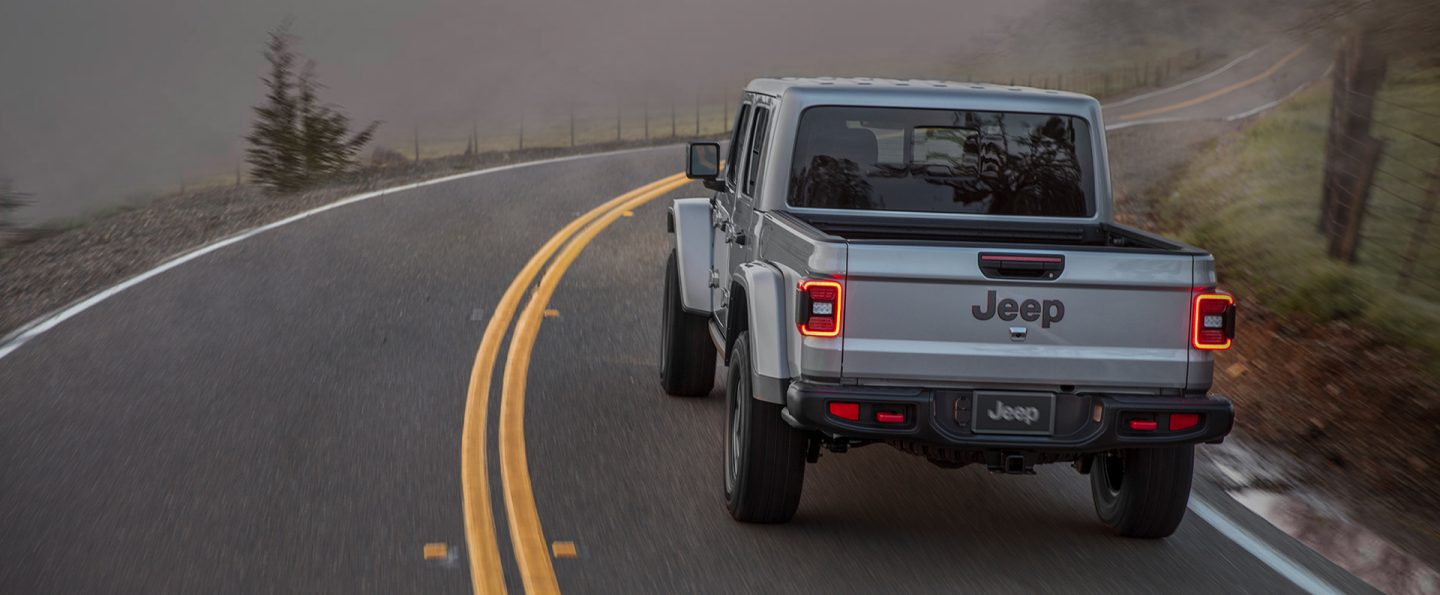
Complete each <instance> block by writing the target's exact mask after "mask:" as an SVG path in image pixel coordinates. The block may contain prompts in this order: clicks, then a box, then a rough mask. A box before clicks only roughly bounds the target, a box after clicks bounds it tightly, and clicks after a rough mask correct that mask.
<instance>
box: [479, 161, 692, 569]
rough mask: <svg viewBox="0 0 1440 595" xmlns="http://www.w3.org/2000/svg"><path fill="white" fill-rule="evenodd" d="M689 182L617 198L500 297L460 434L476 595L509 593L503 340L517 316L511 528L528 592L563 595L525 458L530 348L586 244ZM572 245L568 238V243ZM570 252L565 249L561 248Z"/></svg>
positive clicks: (563, 233)
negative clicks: (502, 527) (502, 516)
mask: <svg viewBox="0 0 1440 595" xmlns="http://www.w3.org/2000/svg"><path fill="white" fill-rule="evenodd" d="M688 182H689V180H687V179H686V178H685V175H684V174H676V175H673V176H670V177H667V178H663V179H660V180H656V181H654V182H651V183H649V184H646V185H644V186H641V187H639V188H636V189H634V190H631V191H629V192H626V193H625V194H622V195H620V196H617V197H615V198H613V199H611V200H610V201H608V202H606V203H605V204H602V205H600V206H598V207H595V208H594V209H591V210H590V211H589V212H587V213H585V214H584V215H581V216H580V217H578V218H576V219H575V220H574V221H571V222H570V223H569V224H567V225H566V226H565V227H564V228H563V229H561V230H560V231H559V232H556V233H555V235H553V236H551V237H550V239H549V240H548V241H546V242H545V244H544V245H543V246H541V247H540V250H538V251H537V252H535V254H534V255H533V256H531V257H530V260H529V261H528V262H526V263H525V266H524V268H522V269H520V273H519V274H518V275H516V276H515V279H514V280H513V281H511V282H510V287H509V288H508V289H506V290H505V294H504V295H503V296H501V298H500V303H499V304H498V305H497V306H496V307H495V313H494V314H493V315H492V316H491V317H490V323H489V325H487V326H486V327H485V335H484V337H483V338H482V339H481V340H480V349H479V352H478V353H476V355H475V366H474V367H473V368H472V369H471V371H470V389H469V392H468V394H467V396H466V400H465V426H464V430H463V433H462V435H461V439H460V443H461V444H460V448H461V451H460V483H461V489H462V490H463V491H464V502H465V539H466V542H467V544H468V546H469V547H468V548H467V551H468V552H469V557H470V577H471V582H472V584H473V586H474V589H475V592H476V593H504V592H505V577H504V573H503V571H502V569H501V566H500V547H499V544H498V542H497V541H496V534H495V517H494V515H493V514H492V512H491V507H490V486H489V481H488V479H487V473H486V461H487V459H486V452H485V432H486V424H487V423H488V420H487V414H488V412H489V409H490V382H491V380H492V376H493V370H494V368H495V361H496V359H497V358H498V357H499V355H500V345H501V343H503V342H504V340H505V332H506V330H508V329H509V326H510V321H511V320H512V319H515V320H516V322H515V333H514V335H513V336H512V337H511V338H510V350H509V353H508V354H507V355H506V358H505V372H504V376H503V377H502V379H501V390H500V420H499V458H500V480H501V495H502V497H503V499H504V502H505V512H506V518H507V520H508V521H509V525H510V543H511V546H512V547H513V549H514V552H515V562H516V565H517V566H519V568H520V576H521V579H522V580H523V581H524V585H525V591H526V592H527V593H559V591H560V588H559V585H558V583H556V581H555V569H554V567H553V566H552V565H551V563H550V554H549V548H548V547H547V546H546V541H545V534H544V532H543V531H542V529H541V527H540V515H539V512H538V511H537V510H536V508H535V496H534V490H533V489H532V488H531V484H530V469H529V466H528V465H527V464H526V459H525V377H526V374H527V372H528V371H529V369H530V352H531V350H532V348H533V347H534V346H535V337H536V336H537V335H538V334H539V332H540V322H541V319H542V318H543V316H544V312H545V306H546V304H548V303H549V301H550V296H551V295H552V294H554V293H555V288H556V286H558V285H559V283H560V279H561V278H562V277H563V276H564V275H565V271H566V270H567V269H569V268H570V264H571V263H572V262H574V261H575V259H576V258H577V257H579V256H580V252H581V251H582V250H584V249H585V246H586V245H588V244H589V243H590V241H591V240H593V239H595V236H597V235H599V234H600V232H601V231H604V230H605V228H606V227H609V226H610V224H611V223H613V222H614V221H615V220H616V219H619V218H620V216H621V215H622V214H623V213H624V212H625V211H629V210H632V209H634V208H636V207H639V206H640V205H643V204H645V203H647V202H649V201H651V200H654V199H656V198H658V197H661V196H664V195H665V194H667V193H669V192H670V191H672V190H675V189H676V188H679V187H681V186H684V185H685V184H687V183H688ZM567 242H568V243H567ZM562 246H564V249H563V250H561V247H562ZM557 251H559V256H556V257H555V259H554V261H553V262H550V266H549V267H548V268H547V269H546V270H545V274H544V276H542V277H541V278H540V283H539V285H538V286H537V287H536V288H535V291H534V293H533V294H531V296H530V301H529V302H528V303H527V304H526V305H525V309H524V310H523V311H521V312H520V315H519V317H518V319H517V318H516V316H515V310H516V308H517V307H518V306H519V304H520V300H521V298H522V297H524V294H525V292H526V290H527V289H528V288H530V286H531V284H532V283H533V282H534V280H535V277H536V275H537V274H539V273H540V269H541V267H544V266H545V263H546V262H547V261H550V258H551V256H554V255H555V254H556V252H557Z"/></svg>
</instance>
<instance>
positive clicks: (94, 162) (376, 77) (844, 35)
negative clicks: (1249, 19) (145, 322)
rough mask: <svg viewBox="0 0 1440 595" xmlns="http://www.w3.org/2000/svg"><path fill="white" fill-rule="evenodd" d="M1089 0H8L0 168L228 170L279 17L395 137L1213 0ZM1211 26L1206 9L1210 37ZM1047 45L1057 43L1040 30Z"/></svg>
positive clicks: (1006, 43)
mask: <svg viewBox="0 0 1440 595" xmlns="http://www.w3.org/2000/svg"><path fill="white" fill-rule="evenodd" d="M1225 3H1226V4H1237V5H1240V4H1241V3H1236V2H1233V0H1226V2H1225ZM1252 4H1253V3H1250V4H1245V5H1246V6H1250V5H1252ZM1096 5H1100V6H1105V5H1107V4H1106V3H1095V2H1068V1H1064V0H1014V1H1010V2H1004V3H998V2H982V1H979V0H964V1H957V0H893V1H889V2H874V1H858V0H832V1H827V2H823V3H820V2H806V3H775V2H769V1H762V0H732V1H730V2H700V1H697V0H613V1H605V2H586V1H577V0H532V1H527V2H523V3H499V2H473V1H466V0H409V1H404V2H398V1H395V0H249V1H247V2H218V1H214V0H208V1H207V0H196V1H185V2H177V1H174V0H124V1H117V0H9V1H7V2H4V3H0V176H4V177H9V178H11V179H13V181H14V182H15V185H16V187H17V188H18V189H21V190H24V191H26V192H28V193H31V194H33V195H34V196H35V199H36V204H35V205H34V206H33V207H31V208H30V209H28V210H27V211H26V212H24V213H22V214H23V215H24V216H25V217H26V219H28V220H30V221H32V222H34V221H39V220H45V219H52V218H57V217H68V216H75V215H78V214H82V213H85V212H88V211H93V210H95V209H96V208H99V207H103V206H104V205H107V204H114V203H115V202H116V201H117V200H119V199H122V198H124V197H126V196H132V195H141V194H147V193H154V192H157V191H165V190H169V189H173V188H175V187H176V186H178V185H179V184H180V183H182V182H188V183H191V184H198V183H201V182H203V181H206V180H207V179H208V180H214V179H216V178H219V177H223V176H225V175H227V173H228V172H231V171H233V170H234V168H235V167H236V165H237V164H238V163H239V161H240V159H241V155H242V152H243V149H244V145H243V141H242V140H241V137H242V135H243V134H244V133H245V132H246V130H247V128H248V126H249V123H250V119H251V112H250V107H251V106H252V105H254V104H255V103H256V102H257V100H258V99H259V98H260V97H261V94H262V87H261V84H260V82H259V80H258V77H259V75H260V74H261V73H262V72H263V71H264V63H263V60H262V59H261V57H260V49H261V45H262V43H263V42H264V40H265V36H266V32H267V31H268V30H270V29H272V28H274V27H275V26H276V24H278V23H280V22H282V21H283V20H285V19H286V18H287V17H293V19H294V30H295V32H296V33H297V34H298V35H299V36H300V37H301V38H302V39H303V42H302V46H301V49H302V51H303V52H304V53H305V54H306V55H307V56H309V57H311V58H313V59H315V60H316V61H317V62H318V63H319V76H320V80H321V81H322V82H323V83H324V84H325V85H326V87H327V88H326V90H325V94H324V98H325V99H327V100H328V101H332V102H335V103H338V104H340V105H341V106H343V107H344V108H345V109H346V111H348V112H349V113H350V114H351V115H352V116H353V117H354V118H355V119H356V120H357V121H362V122H363V121H368V120H372V119H378V120H383V121H385V125H384V126H382V127H381V129H380V134H379V137H378V141H379V142H380V143H381V144H386V145H391V146H401V147H405V146H408V145H409V143H410V142H411V141H410V139H411V135H412V134H413V131H414V129H415V128H417V127H418V128H419V130H420V131H421V133H422V135H426V136H443V135H447V134H448V135H450V136H454V135H455V131H457V130H462V129H463V130H466V131H468V129H469V128H470V126H472V124H478V125H479V126H480V127H481V128H482V131H484V130H502V129H504V127H506V126H510V125H512V124H513V121H514V120H515V119H516V116H517V114H518V113H519V112H520V110H521V106H526V107H525V109H529V110H540V111H543V110H545V109H547V106H548V107H550V108H553V107H555V106H560V105H565V104H568V103H569V102H571V101H578V102H581V103H585V102H590V103H594V104H597V105H598V104H608V105H614V104H615V103H616V102H618V101H624V100H635V99H637V98H638V97H640V96H642V94H643V93H644V92H647V91H653V92H656V93H675V94H677V95H680V94H684V95H685V96H687V97H693V94H694V93H695V92H696V90H697V89H700V90H703V89H707V86H708V88H709V89H710V91H709V92H710V93H715V94H719V93H722V92H723V90H724V89H730V88H734V87H736V86H737V85H738V84H739V83H740V81H742V80H744V79H745V78H748V77H750V76H755V75H760V74H766V73H800V72H821V73H823V72H834V73H842V74H853V73H861V72H864V73H871V74H882V75H883V74H888V73H894V74H897V75H905V76H909V75H914V74H916V73H929V72H960V71H962V70H964V69H965V68H968V67H972V66H976V65H975V64H966V63H965V61H966V60H973V61H976V62H980V61H999V60H1002V59H1005V58H1006V57H1007V56H1008V57H1011V58H1015V59H1025V60H1042V61H1043V60H1045V59H1046V58H1047V52H1048V56H1049V59H1051V60H1055V61H1058V60H1064V59H1067V58H1068V59H1073V58H1075V57H1076V56H1079V55H1082V54H1080V53H1077V52H1082V51H1087V50H1088V51H1093V50H1096V49H1097V48H1099V49H1103V48H1105V47H1113V46H1115V45H1117V44H1123V43H1138V42H1141V41H1145V40H1144V39H1142V38H1144V37H1147V36H1153V35H1170V36H1175V35H1181V34H1184V33H1185V30H1186V29H1187V28H1197V29H1198V28H1199V26H1200V25H1201V24H1203V21H1204V19H1205V18H1206V17H1205V15H1206V14H1211V13H1210V12H1209V11H1208V10H1207V9H1206V8H1205V6H1210V4H1209V3H1178V4H1177V3H1171V2H1158V1H1157V2H1138V1H1136V0H1131V1H1130V2H1120V3H1109V4H1108V6H1110V8H1108V9H1106V11H1105V12H1104V14H1099V13H1094V12H1093V11H1091V7H1093V6H1096ZM1176 6H1179V8H1176ZM1127 19H1128V21H1127ZM1129 21H1133V22H1134V23H1140V25H1135V26H1132V25H1134V23H1131V25H1126V24H1125V23H1127V22H1129ZM1150 23H1159V25H1152V24H1150ZM1137 26H1138V27H1139V28H1138V29H1137V28H1136V27H1137ZM1226 31H1229V30H1228V29H1226V30H1216V29H1213V28H1212V29H1211V32H1212V33H1213V35H1214V37H1215V39H1216V40H1217V42H1219V43H1223V42H1227V41H1228V40H1227V39H1225V37H1226V35H1225V33H1226ZM1057 47H1063V48H1068V49H1066V51H1064V52H1063V53H1059V54H1058V55H1057V52H1055V51H1053V50H1049V49H1047V48H1057ZM717 102H718V99H717ZM459 134H463V133H459Z"/></svg>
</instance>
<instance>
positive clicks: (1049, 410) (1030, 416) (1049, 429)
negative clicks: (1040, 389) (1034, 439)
mask: <svg viewBox="0 0 1440 595" xmlns="http://www.w3.org/2000/svg"><path fill="white" fill-rule="evenodd" d="M974 412H975V413H974V419H972V420H971V424H970V427H971V428H973V429H974V431H975V432H976V433H978V434H1043V435H1047V436H1048V435H1050V434H1054V433H1055V395H1054V394H1051V393H1000V392H995V393H987V392H976V393H975V407H974Z"/></svg>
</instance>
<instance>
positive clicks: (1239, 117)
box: [1225, 64, 1335, 122]
mask: <svg viewBox="0 0 1440 595" xmlns="http://www.w3.org/2000/svg"><path fill="white" fill-rule="evenodd" d="M1334 69H1335V65H1334V64H1331V65H1330V66H1329V67H1328V68H1326V69H1325V72H1323V73H1321V74H1320V77H1319V78H1317V79H1315V81H1318V80H1320V79H1323V78H1325V77H1327V76H1330V71H1332V70H1334ZM1315 81H1309V82H1305V83H1301V85H1300V86H1299V87H1295V90H1294V91H1291V92H1289V93H1286V94H1285V96H1284V97H1281V98H1279V99H1276V100H1275V101H1271V102H1270V103H1267V104H1265V105H1262V106H1260V107H1257V108H1255V109H1252V110H1250V111H1247V112H1244V113H1239V114H1235V115H1233V116H1226V117H1225V121H1226V122H1231V121H1234V120H1243V119H1245V118H1249V117H1250V116H1253V115H1255V114H1258V113H1260V112H1264V111H1267V110H1269V109H1271V108H1273V107H1275V106H1278V105H1280V104H1282V103H1285V102H1286V101H1288V100H1289V99H1290V98H1291V97H1294V96H1296V95H1299V94H1300V92H1301V91H1304V90H1305V88H1306V87H1309V86H1310V85H1313V84H1315Z"/></svg>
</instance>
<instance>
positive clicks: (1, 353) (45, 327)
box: [0, 145, 675, 359]
mask: <svg viewBox="0 0 1440 595" xmlns="http://www.w3.org/2000/svg"><path fill="white" fill-rule="evenodd" d="M673 146H675V145H660V146H655V147H638V148H634V149H621V150H618V151H605V152H602V153H587V154H583V155H569V156H566V157H555V158H552V159H541V160H539V161H527V162H524V163H512V164H509V165H501V166H497V167H490V168H486V169H479V170H475V171H470V172H465V173H460V174H455V175H451V176H445V177H441V178H435V179H433V180H424V181H420V182H414V183H411V184H404V185H401V186H393V187H390V188H384V189H381V190H374V191H371V192H366V193H364V194H356V195H354V196H349V197H346V198H342V199H340V200H337V201H335V202H332V203H329V204H326V205H322V206H319V207H316V208H313V209H310V210H308V211H304V212H302V213H298V214H295V215H291V216H289V217H286V218H284V219H281V220H279V221H276V222H273V223H268V224H265V225H261V226H259V227H253V228H250V229H248V230H245V231H242V232H240V233H237V234H235V235H232V236H230V237H227V238H222V239H220V240H216V241H214V242H211V243H209V244H206V245H204V246H201V247H199V248H196V249H194V250H190V251H189V252H183V253H181V254H180V255H178V256H175V257H173V258H171V259H170V260H167V261H165V262H164V263H162V264H160V265H159V266H156V267H155V268H153V269H150V270H148V271H145V272H143V273H140V274H139V275H135V276H134V277H131V278H129V279H126V280H125V281H122V282H120V283H119V284H118V285H115V286H113V287H110V288H109V289H105V290H103V291H100V292H98V293H95V294H93V295H91V296H90V297H87V298H84V299H82V300H80V301H78V302H75V303H73V304H71V305H69V306H66V307H64V308H61V309H60V310H58V311H55V312H51V313H50V314H47V315H45V316H42V317H40V318H39V319H38V320H35V321H32V322H30V323H29V324H26V325H24V326H22V327H20V330H18V331H15V332H14V333H13V334H11V335H10V336H9V337H8V338H6V339H4V342H3V343H0V359H4V358H5V356H7V355H10V354H11V353H13V352H14V351H15V350H16V349H19V348H20V346H22V345H24V344H25V343H27V342H29V341H30V340H31V339H34V338H35V337H38V336H40V335H42V334H44V333H45V332H46V331H49V330H50V329H53V328H55V327H56V326H58V325H59V324H60V323H62V322H65V321H66V320H69V319H71V318H73V317H74V316H76V315H77V314H80V313H81V312H84V311H86V310H88V309H90V308H92V307H94V306H95V305H96V304H99V303H100V302H103V301H105V300H107V299H110V298H111V297H112V296H114V295H115V294H117V293H120V292H122V291H125V290H126V289H129V288H131V287H134V286H136V285H139V284H140V283H143V282H145V281H146V280H148V279H150V278H151V277H154V276H156V275H159V274H160V273H163V272H165V271H168V270H170V269H173V268H175V267H178V266H180V265H182V264H185V263H187V262H190V261H192V260H195V259H197V258H200V257H201V256H204V255H206V254H209V253H211V252H214V251H216V250H219V249H221V248H224V247H226V246H229V245H231V244H234V243H236V242H240V241H243V240H246V239H249V238H251V237H254V236H256V235H259V234H262V233H265V232H267V231H270V230H272V229H275V228H277V227H281V226H285V225H289V224H291V223H294V222H296V221H299V220H301V219H305V218H307V217H311V216H313V215H318V214H320V213H323V212H325V211H329V210H331V209H338V208H340V207H343V206H345V205H349V204H353V203H357V202H360V201H364V200H369V199H372V198H375V197H377V196H384V195H386V194H394V193H397V192H404V191H407V190H414V189H416V188H423V187H425V186H433V185H436V184H444V183H447V182H453V181H455V180H460V179H464V178H470V177H475V176H483V175H486V174H493V173H500V172H503V171H510V170H514V169H522V168H526V167H535V166H539V165H549V164H553V163H561V162H565V161H576V160H580V159H593V158H595V157H608V156H614V155H623V154H626V153H637V152H641V151H652V150H655V149H663V148H669V147H673Z"/></svg>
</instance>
